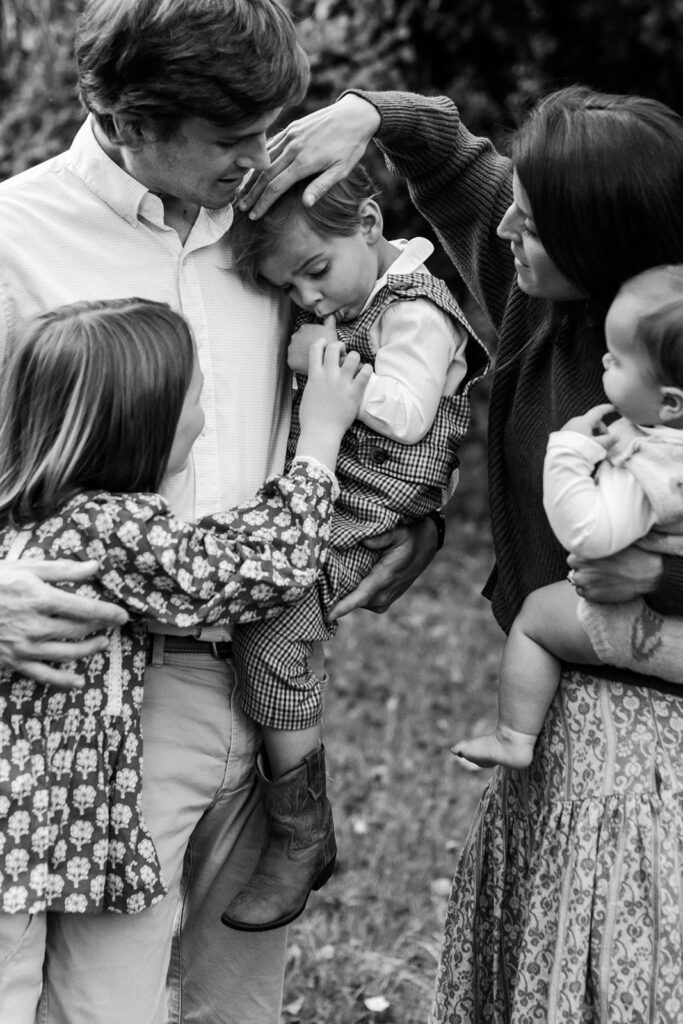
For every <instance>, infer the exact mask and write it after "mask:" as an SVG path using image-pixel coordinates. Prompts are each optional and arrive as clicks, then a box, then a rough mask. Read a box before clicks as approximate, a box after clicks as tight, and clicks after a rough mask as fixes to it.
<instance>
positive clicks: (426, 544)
mask: <svg viewBox="0 0 683 1024" xmlns="http://www.w3.org/2000/svg"><path fill="white" fill-rule="evenodd" d="M364 544H365V547H367V548H371V549H372V550H373V551H383V552H384V554H383V555H382V557H381V558H380V560H379V562H377V564H376V565H374V566H373V567H372V569H371V570H370V572H369V573H368V575H367V576H366V577H365V579H364V580H363V581H362V582H361V583H359V585H358V586H357V587H356V589H355V590H354V591H352V592H351V593H350V594H347V596H346V597H345V598H343V599H342V600H341V601H340V602H339V603H338V604H337V605H335V607H334V608H332V610H331V612H330V617H331V618H333V619H339V618H341V617H342V616H343V615H348V613H349V612H352V611H354V609H356V608H367V609H368V610H369V611H371V612H378V613H382V612H385V611H386V610H387V608H389V606H390V605H392V604H393V603H394V601H395V600H396V599H397V598H399V597H400V596H401V594H404V593H405V591H406V590H407V589H408V588H409V587H410V586H411V584H413V583H414V582H415V580H416V579H417V578H418V576H419V575H420V574H421V573H422V572H423V571H424V570H425V569H426V568H427V566H428V565H429V563H430V562H431V560H432V558H433V557H434V555H435V554H436V551H437V535H436V527H435V525H434V523H433V521H432V520H431V519H419V520H417V522H415V523H412V524H411V525H410V526H401V527H399V528H398V529H396V530H392V531H391V532H390V533H382V534H380V535H379V536H378V537H370V538H368V540H366V541H364Z"/></svg>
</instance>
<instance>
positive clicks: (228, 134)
mask: <svg viewBox="0 0 683 1024" xmlns="http://www.w3.org/2000/svg"><path fill="white" fill-rule="evenodd" d="M279 115H280V109H279V108H278V109H277V110H273V111H270V112H269V113H267V114H264V115H263V116H261V117H259V118H256V119H255V120H253V121H243V122H240V123H239V124H238V125H236V126H235V127H231V128H228V127H221V126H219V125H215V124H213V123H212V122H211V121H205V120H204V119H203V118H200V117H187V118H185V119H184V120H183V121H182V122H181V123H180V125H179V127H178V129H177V130H176V131H175V132H174V133H173V135H172V136H171V137H170V138H169V139H165V140H156V139H154V138H152V137H143V139H142V141H141V142H140V145H139V146H137V147H134V148H127V149H126V151H125V154H124V161H125V168H126V170H127V171H128V173H129V174H130V175H132V177H134V178H135V179H136V180H137V181H139V182H141V183H142V184H143V185H145V186H146V187H147V188H148V189H149V190H150V191H151V192H155V193H156V194H157V195H165V196H171V197H173V198H174V199H178V200H180V201H181V202H184V203H188V204H193V205H196V206H205V207H206V208H207V209H209V210H217V209H220V208H221V207H223V206H227V205H228V204H229V203H231V202H232V201H233V200H234V199H235V196H236V194H237V190H238V189H239V186H240V184H241V182H242V179H243V178H244V176H245V174H246V173H247V172H248V171H249V170H251V169H252V168H256V169H257V170H264V169H265V168H266V167H268V166H269V165H270V160H269V157H268V153H267V150H266V132H267V130H268V129H269V128H270V127H271V125H272V124H273V123H274V121H275V120H276V119H277V117H279Z"/></svg>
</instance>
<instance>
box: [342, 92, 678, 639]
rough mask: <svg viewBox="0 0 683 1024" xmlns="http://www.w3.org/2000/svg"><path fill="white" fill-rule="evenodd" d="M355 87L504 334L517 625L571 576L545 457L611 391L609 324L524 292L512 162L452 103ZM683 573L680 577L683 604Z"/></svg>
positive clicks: (501, 559)
mask: <svg viewBox="0 0 683 1024" xmlns="http://www.w3.org/2000/svg"><path fill="white" fill-rule="evenodd" d="M353 91H354V92H357V95H359V96H361V97H363V98H364V99H366V100H368V101H369V102H370V103H372V104H373V106H375V107H376V109H377V110H378V112H379V114H380V117H381V125H380V128H379V131H378V133H377V135H376V136H375V142H376V143H377V145H378V146H379V148H380V149H381V151H382V152H383V153H384V156H385V158H386V161H387V165H388V167H389V169H390V170H392V171H393V172H394V173H396V174H398V175H400V176H401V177H402V178H404V179H405V181H406V184H407V186H408V190H409V194H410V197H411V199H412V201H413V203H414V205H415V206H416V208H417V209H418V210H419V212H420V213H421V214H422V215H423V216H424V217H425V219H426V220H427V221H428V222H429V223H430V224H431V225H432V227H433V228H434V229H435V231H436V233H437V235H438V237H439V240H440V241H441V243H442V245H443V247H444V250H445V252H446V253H447V255H448V256H449V257H450V259H451V260H452V262H453V264H454V266H455V267H456V269H457V270H458V272H459V274H460V275H461V277H462V279H463V281H464V283H465V284H466V286H467V287H468V289H469V290H470V292H471V293H472V295H473V297H474V298H475V300H476V301H477V303H478V304H479V306H480V307H481V309H482V311H483V312H484V313H485V315H486V316H487V317H488V318H489V320H490V321H491V324H492V325H493V327H494V329H495V331H496V333H497V336H498V347H497V358H496V369H495V374H494V377H493V383H492V389H491V399H490V407H489V422H488V445H489V449H488V451H489V454H488V465H489V471H488V472H489V504H490V514H491V529H492V534H493V543H494V550H495V556H496V566H495V568H494V571H493V573H492V575H491V578H490V579H489V582H488V584H487V587H486V589H485V591H484V593H485V594H486V596H487V597H490V599H491V601H492V607H493V612H494V615H495V616H496V619H497V620H498V622H499V623H500V625H501V627H502V628H503V629H504V630H505V631H506V632H507V631H508V630H509V628H510V626H511V624H512V621H513V619H514V617H515V615H516V614H517V612H518V611H519V608H520V606H521V604H522V602H523V600H524V598H525V597H526V595H527V594H528V593H530V592H531V591H532V590H535V589H537V588H538V587H541V586H545V585H546V584H549V583H553V582H555V581H557V580H560V579H563V578H564V577H565V576H566V574H567V564H566V552H565V551H564V550H563V549H562V547H561V546H560V544H559V543H558V541H557V540H556V538H555V536H554V534H553V532H552V530H551V528H550V526H549V524H548V521H547V519H546V516H545V513H544V510H543V502H542V478H543V457H544V454H545V447H546V444H547V440H548V435H549V434H550V432H551V431H552V430H557V429H559V428H560V427H561V426H563V425H564V423H566V421H567V420H568V419H570V417H572V416H576V415H577V414H579V413H581V412H584V411H586V410H587V409H589V408H590V407H591V406H593V405H596V404H598V403H599V402H603V401H604V400H605V397H604V392H603V389H602V363H601V357H602V354H603V352H604V350H605V344H604V337H603V333H602V324H601V323H599V324H598V323H593V322H592V319H591V316H590V313H589V309H588V304H587V303H586V302H583V301H579V302H574V303H568V304H566V307H565V312H564V315H563V316H562V317H561V318H556V319H555V320H551V318H550V314H551V309H550V304H549V303H547V302H546V301H544V300H541V299H534V298H530V297H529V296H527V295H525V294H524V293H523V292H522V291H520V289H519V288H518V286H517V283H516V273H515V269H514V262H513V257H512V253H511V251H510V245H509V242H507V241H505V240H503V239H500V238H498V236H497V234H496V228H497V226H498V224H499V223H500V220H501V218H502V216H503V214H504V213H505V211H506V209H507V208H508V206H509V205H510V203H511V202H512V165H511V163H510V161H509V160H508V159H507V158H505V157H503V156H501V155H500V154H499V153H497V152H496V150H495V148H494V146H493V144H492V143H491V141H490V140H489V139H486V138H478V137H475V136H474V135H472V134H471V133H470V132H469V131H468V130H467V129H466V128H465V126H464V125H463V124H462V122H461V120H460V116H459V113H458V110H457V108H456V107H455V106H454V104H453V103H452V101H451V100H449V99H447V98H446V97H426V96H420V95H416V94H412V93H392V92H381V93H376V92H362V91H360V90H358V91H357V90H353ZM670 561H671V562H675V563H679V562H680V561H682V560H681V559H671V560H670ZM678 568H679V567H678V566H677V565H676V566H675V567H673V570H672V575H674V576H675V575H676V572H677V570H678ZM679 579H680V577H678V578H677V579H674V580H671V586H672V588H673V592H674V595H675V598H674V599H675V601H676V603H677V605H678V608H679V609H680V596H681V590H680V582H678V580H679Z"/></svg>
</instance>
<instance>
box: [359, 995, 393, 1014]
mask: <svg viewBox="0 0 683 1024" xmlns="http://www.w3.org/2000/svg"><path fill="white" fill-rule="evenodd" d="M363 1002H364V1003H365V1008H366V1009H367V1010H369V1011H370V1013H384V1011H385V1010H388V1009H389V1006H390V1005H391V1004H390V1002H389V1000H388V999H386V998H385V997H384V996H368V998H367V999H364V1000H363Z"/></svg>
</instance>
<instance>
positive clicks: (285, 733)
mask: <svg viewBox="0 0 683 1024" xmlns="http://www.w3.org/2000/svg"><path fill="white" fill-rule="evenodd" d="M261 731H262V735H263V746H264V749H265V752H266V757H267V758H268V768H269V771H268V774H269V776H270V778H271V779H279V778H280V776H282V775H286V774H287V772H289V771H291V770H292V768H296V767H297V765H300V764H301V762H302V761H303V759H304V758H305V757H306V755H307V754H310V753H311V751H312V750H317V749H318V747H319V746H320V745H321V743H322V724H321V723H320V722H318V724H317V725H312V726H311V727H310V728H309V729H296V730H288V729H287V730H286V729H272V728H270V727H269V726H265V725H264V726H262V729H261Z"/></svg>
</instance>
